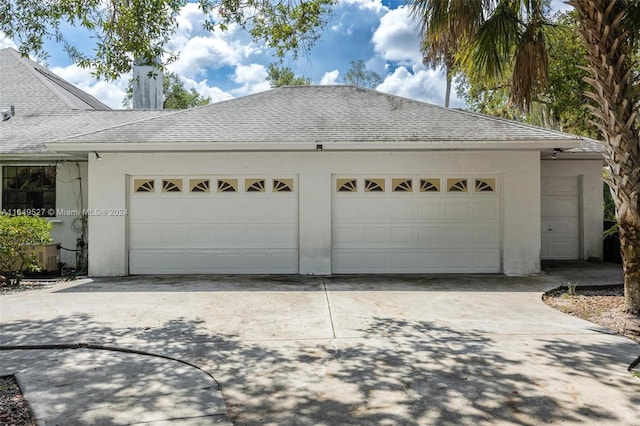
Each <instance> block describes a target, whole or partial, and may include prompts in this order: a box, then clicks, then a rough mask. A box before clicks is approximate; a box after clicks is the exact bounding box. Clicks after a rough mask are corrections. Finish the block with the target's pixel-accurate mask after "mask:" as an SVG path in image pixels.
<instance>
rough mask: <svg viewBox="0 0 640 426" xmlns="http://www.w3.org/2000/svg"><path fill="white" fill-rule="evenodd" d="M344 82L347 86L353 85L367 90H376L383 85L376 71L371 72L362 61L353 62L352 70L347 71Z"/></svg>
mask: <svg viewBox="0 0 640 426" xmlns="http://www.w3.org/2000/svg"><path fill="white" fill-rule="evenodd" d="M342 80H343V81H344V83H345V84H353V85H354V86H360V87H365V88H367V89H375V88H376V86H378V85H379V84H380V83H382V79H381V78H380V75H379V74H378V73H376V72H374V71H369V70H368V69H367V66H366V65H365V63H364V61H363V60H362V59H358V60H357V61H351V68H349V69H348V70H347V73H346V74H345V75H344V78H343V79H342Z"/></svg>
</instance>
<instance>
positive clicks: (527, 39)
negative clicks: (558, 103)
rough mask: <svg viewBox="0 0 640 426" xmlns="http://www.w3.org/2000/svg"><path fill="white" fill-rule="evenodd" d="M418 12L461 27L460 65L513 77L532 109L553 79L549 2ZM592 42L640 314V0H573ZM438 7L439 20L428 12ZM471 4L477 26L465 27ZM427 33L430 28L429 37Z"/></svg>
mask: <svg viewBox="0 0 640 426" xmlns="http://www.w3.org/2000/svg"><path fill="white" fill-rule="evenodd" d="M410 2H411V4H410V7H411V9H412V11H413V13H414V14H415V15H416V16H418V17H419V18H420V19H421V20H422V21H423V23H424V22H427V23H430V24H431V25H435V26H436V28H438V27H439V28H448V27H452V28H458V27H460V28H461V29H460V31H457V32H456V33H457V34H460V39H458V40H457V42H456V46H453V48H455V55H454V58H455V63H456V65H458V66H459V67H460V69H461V70H462V71H463V72H464V73H465V74H466V75H467V76H469V77H470V78H471V79H481V77H482V76H483V75H485V76H486V79H487V81H489V82H490V83H492V84H496V83H497V82H500V81H502V80H503V79H504V78H505V77H506V76H507V75H508V76H509V77H510V83H509V87H510V99H511V101H512V102H513V103H514V104H515V105H516V106H517V107H519V108H522V109H525V110H527V109H530V108H531V104H532V102H533V100H534V99H536V97H537V95H538V94H539V93H541V91H542V90H544V88H546V87H547V86H548V84H549V70H548V65H549V57H548V51H549V50H548V48H549V44H548V42H547V40H548V37H547V33H548V30H549V29H550V28H551V26H550V25H549V20H550V19H549V16H548V8H547V7H546V5H547V3H548V2H547V1H546V0H520V1H515V0H496V1H492V2H487V1H486V0H468V1H464V2H461V1H457V0H410ZM568 3H569V4H570V5H572V6H573V7H574V8H575V13H576V19H577V21H578V24H579V30H578V31H579V33H580V36H581V39H582V42H583V44H584V46H585V48H586V53H585V59H586V63H587V65H586V66H584V68H583V69H584V70H585V71H587V74H588V76H587V77H585V78H584V81H586V82H587V83H588V85H589V86H590V88H589V90H587V91H586V92H584V95H585V96H586V97H587V98H589V99H590V100H591V101H592V103H590V104H589V105H588V106H587V108H589V112H590V113H591V116H592V120H591V121H592V123H593V124H594V125H595V126H596V127H597V128H598V130H599V132H600V134H601V136H602V139H603V147H604V149H605V161H606V163H607V164H608V166H609V167H610V168H611V175H610V179H609V181H608V184H609V186H610V187H611V192H612V195H613V199H614V202H615V206H616V219H617V222H618V228H619V231H620V245H621V253H622V259H623V270H624V286H625V310H626V311H627V312H631V313H640V141H639V129H640V123H639V121H640V120H639V119H638V114H639V110H640V67H639V66H638V62H637V56H638V55H637V52H638V49H639V45H640V31H638V28H640V1H638V0H569V1H568ZM433 10H437V11H438V13H437V14H436V16H435V18H431V17H430V13H431V12H432V11H433ZM469 10H472V11H473V12H472V14H473V18H472V19H473V20H474V21H475V22H477V23H478V25H477V27H473V28H471V30H470V31H467V32H465V31H463V30H462V27H463V26H464V25H466V23H465V20H464V19H458V18H457V17H458V16H462V15H464V14H465V13H469ZM426 36H427V37H429V33H427V35H426Z"/></svg>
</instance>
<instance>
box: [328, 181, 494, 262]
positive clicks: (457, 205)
mask: <svg viewBox="0 0 640 426" xmlns="http://www.w3.org/2000/svg"><path fill="white" fill-rule="evenodd" d="M333 184H334V185H333V206H332V244H333V246H332V247H333V249H332V269H333V272H334V273H421V272H425V273H437V272H446V273H449V272H465V273H468V272H500V269H501V266H500V265H501V219H500V212H501V201H500V194H499V191H498V189H499V186H498V178H497V177H495V176H479V177H474V176H398V177H389V176H387V177H376V176H335V177H334V179H333Z"/></svg>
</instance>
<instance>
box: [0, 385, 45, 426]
mask: <svg viewBox="0 0 640 426" xmlns="http://www.w3.org/2000/svg"><path fill="white" fill-rule="evenodd" d="M0 425H16V426H32V425H33V426H35V425H36V422H35V421H34V420H33V418H32V416H31V412H30V411H29V407H28V406H27V403H26V402H25V400H24V397H23V396H22V391H21V390H20V388H19V387H18V383H17V382H16V379H15V377H13V376H2V377H0Z"/></svg>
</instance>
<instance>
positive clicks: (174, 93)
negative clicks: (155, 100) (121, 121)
mask: <svg viewBox="0 0 640 426" xmlns="http://www.w3.org/2000/svg"><path fill="white" fill-rule="evenodd" d="M162 93H163V97H164V100H163V101H162V108H164V109H187V108H193V107H197V106H202V105H207V104H209V103H210V102H211V98H209V97H207V98H205V97H203V96H201V95H200V94H199V93H198V92H197V91H196V89H194V88H192V89H191V90H187V89H185V88H184V82H183V81H182V79H181V78H180V76H179V75H178V74H176V73H173V72H168V73H166V74H164V76H163V78H162ZM132 99H133V79H131V80H129V84H128V85H127V92H126V94H125V97H124V99H123V100H122V106H124V107H125V108H129V107H131V103H132Z"/></svg>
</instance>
